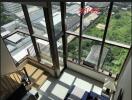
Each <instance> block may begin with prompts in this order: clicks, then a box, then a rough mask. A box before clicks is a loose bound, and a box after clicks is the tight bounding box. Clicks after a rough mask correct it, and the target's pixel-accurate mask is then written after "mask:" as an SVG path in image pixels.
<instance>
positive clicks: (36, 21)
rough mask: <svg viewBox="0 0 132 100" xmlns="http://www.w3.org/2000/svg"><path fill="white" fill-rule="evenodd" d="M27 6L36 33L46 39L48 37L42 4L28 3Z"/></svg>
mask: <svg viewBox="0 0 132 100" xmlns="http://www.w3.org/2000/svg"><path fill="white" fill-rule="evenodd" d="M27 7H28V13H29V16H30V20H31V23H32V27H33V31H34V35H35V36H38V37H41V38H44V39H48V35H47V29H46V23H45V17H44V11H43V8H42V7H40V6H31V5H28V6H27Z"/></svg>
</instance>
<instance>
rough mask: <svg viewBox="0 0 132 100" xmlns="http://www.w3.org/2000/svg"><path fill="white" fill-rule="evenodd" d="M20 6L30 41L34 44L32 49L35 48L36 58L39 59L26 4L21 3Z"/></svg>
mask: <svg viewBox="0 0 132 100" xmlns="http://www.w3.org/2000/svg"><path fill="white" fill-rule="evenodd" d="M21 6H22V10H23V13H24V16H25V20H26V23H27V26H28V30H29V34H30V37H31V40H32V43H33V46H34V50H35V53H36V57H37V60H38V61H40V54H39V50H38V48H37V43H36V40H35V37H34V36H33V34H34V32H33V28H32V24H31V20H30V17H29V13H28V9H27V6H26V5H24V4H21Z"/></svg>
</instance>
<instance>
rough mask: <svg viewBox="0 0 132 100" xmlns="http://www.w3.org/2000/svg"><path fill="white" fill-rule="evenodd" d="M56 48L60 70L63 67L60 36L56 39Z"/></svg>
mask: <svg viewBox="0 0 132 100" xmlns="http://www.w3.org/2000/svg"><path fill="white" fill-rule="evenodd" d="M57 49H58V56H59V65H60V66H59V67H60V71H62V70H63V68H64V61H63V43H62V38H60V39H59V40H58V41H57Z"/></svg>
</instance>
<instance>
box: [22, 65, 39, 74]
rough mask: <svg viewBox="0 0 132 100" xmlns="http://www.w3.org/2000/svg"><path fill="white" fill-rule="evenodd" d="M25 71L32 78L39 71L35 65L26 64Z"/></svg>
mask: <svg viewBox="0 0 132 100" xmlns="http://www.w3.org/2000/svg"><path fill="white" fill-rule="evenodd" d="M25 69H26V71H27V73H28V75H29V76H31V75H32V74H33V73H34V72H35V71H36V70H37V68H36V67H34V66H33V65H30V64H26V65H25Z"/></svg>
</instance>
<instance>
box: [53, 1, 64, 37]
mask: <svg viewBox="0 0 132 100" xmlns="http://www.w3.org/2000/svg"><path fill="white" fill-rule="evenodd" d="M52 16H53V23H54V29H55V35H57V34H59V33H60V32H61V31H62V26H61V10H60V2H52Z"/></svg>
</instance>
